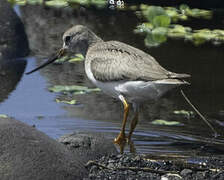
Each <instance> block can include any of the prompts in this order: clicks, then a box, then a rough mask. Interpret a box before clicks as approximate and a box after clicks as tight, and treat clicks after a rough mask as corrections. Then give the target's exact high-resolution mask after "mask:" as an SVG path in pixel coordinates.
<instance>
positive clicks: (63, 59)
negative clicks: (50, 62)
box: [55, 54, 85, 64]
mask: <svg viewBox="0 0 224 180" xmlns="http://www.w3.org/2000/svg"><path fill="white" fill-rule="evenodd" d="M84 59H85V58H84V56H83V55H82V54H75V55H74V56H63V57H61V58H59V59H57V60H56V61H55V63H59V64H60V63H64V62H66V61H68V62H70V63H75V62H79V61H84Z"/></svg>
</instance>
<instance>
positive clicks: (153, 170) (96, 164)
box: [85, 161, 178, 175]
mask: <svg viewBox="0 0 224 180" xmlns="http://www.w3.org/2000/svg"><path fill="white" fill-rule="evenodd" d="M92 165H95V166H98V167H101V168H104V169H109V170H113V171H117V170H121V171H126V170H131V171H135V172H138V171H144V172H151V173H157V174H160V175H163V174H167V173H171V174H176V173H178V172H176V171H164V170H156V169H152V168H147V167H144V168H141V167H117V168H108V167H107V166H104V165H102V164H99V163H97V162H95V161H88V162H87V163H86V165H85V166H86V167H89V166H92Z"/></svg>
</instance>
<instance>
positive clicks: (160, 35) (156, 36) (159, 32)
mask: <svg viewBox="0 0 224 180" xmlns="http://www.w3.org/2000/svg"><path fill="white" fill-rule="evenodd" d="M166 34H167V28H163V27H157V28H155V29H153V30H152V36H153V40H154V41H155V42H158V43H163V42H165V41H166V40H167V36H166Z"/></svg>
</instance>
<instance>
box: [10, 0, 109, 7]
mask: <svg viewBox="0 0 224 180" xmlns="http://www.w3.org/2000/svg"><path fill="white" fill-rule="evenodd" d="M8 1H9V2H10V3H13V4H18V5H26V4H45V5H46V6H51V7H66V6H69V5H82V6H86V7H89V6H95V7H97V8H104V7H105V6H106V4H107V1H105V0H46V1H45V0H8Z"/></svg>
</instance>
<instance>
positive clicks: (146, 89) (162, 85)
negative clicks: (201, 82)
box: [85, 64, 185, 103]
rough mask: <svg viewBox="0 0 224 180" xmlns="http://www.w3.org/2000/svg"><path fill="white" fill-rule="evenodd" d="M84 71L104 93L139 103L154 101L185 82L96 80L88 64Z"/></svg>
mask: <svg viewBox="0 0 224 180" xmlns="http://www.w3.org/2000/svg"><path fill="white" fill-rule="evenodd" d="M85 71H86V74H87V76H88V78H89V79H90V80H91V81H92V82H93V83H94V84H95V85H96V86H97V87H99V88H100V89H101V90H102V91H103V92H104V93H105V94H107V95H109V96H112V97H114V98H118V96H119V95H120V94H122V95H124V96H125V98H126V99H127V100H128V102H133V103H141V102H144V101H154V100H156V99H158V98H159V97H161V96H162V95H163V94H164V93H166V92H167V91H168V90H170V89H173V88H175V87H177V86H178V85H181V84H185V83H184V82H181V81H179V80H175V79H170V80H169V79H165V80H158V81H125V80H123V81H108V82H106V81H104V82H102V81H98V80H96V79H95V78H94V76H93V73H92V72H91V69H90V64H85Z"/></svg>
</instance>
